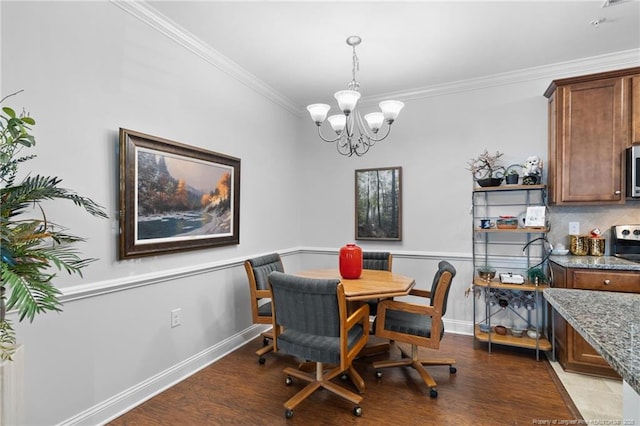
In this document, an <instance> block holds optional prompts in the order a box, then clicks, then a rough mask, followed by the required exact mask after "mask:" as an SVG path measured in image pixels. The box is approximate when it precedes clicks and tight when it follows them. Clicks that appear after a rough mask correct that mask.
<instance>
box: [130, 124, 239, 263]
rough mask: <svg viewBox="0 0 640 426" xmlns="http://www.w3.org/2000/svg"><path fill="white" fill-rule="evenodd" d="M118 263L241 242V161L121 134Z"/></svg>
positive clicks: (133, 133)
mask: <svg viewBox="0 0 640 426" xmlns="http://www.w3.org/2000/svg"><path fill="white" fill-rule="evenodd" d="M119 148H120V153H119V156H120V212H119V213H120V221H119V222H120V227H119V228H120V229H119V232H120V247H119V253H118V254H119V258H120V259H128V258H134V257H142V256H155V255H158V254H165V253H175V252H180V251H185V250H196V249H205V248H211V247H217V246H225V245H233V244H239V243H240V159H239V158H235V157H231V156H228V155H224V154H219V153H216V152H212V151H208V150H205V149H201V148H197V147H194V146H189V145H184V144H181V143H179V142H174V141H170V140H168V139H163V138H160V137H156V136H151V135H147V134H144V133H140V132H136V131H133V130H128V129H123V128H121V129H120V132H119Z"/></svg>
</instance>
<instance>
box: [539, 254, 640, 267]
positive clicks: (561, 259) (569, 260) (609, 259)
mask: <svg viewBox="0 0 640 426" xmlns="http://www.w3.org/2000/svg"><path fill="white" fill-rule="evenodd" d="M549 260H550V261H551V262H553V263H557V264H558V265H560V266H564V267H565V268H583V269H609V270H621V271H640V263H636V262H631V261H629V260H625V259H620V258H619V257H615V256H573V255H569V256H559V255H551V256H550V257H549Z"/></svg>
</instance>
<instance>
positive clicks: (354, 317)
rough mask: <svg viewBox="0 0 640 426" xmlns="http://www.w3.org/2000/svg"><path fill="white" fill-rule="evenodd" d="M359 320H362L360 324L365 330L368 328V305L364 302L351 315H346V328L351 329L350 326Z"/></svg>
mask: <svg viewBox="0 0 640 426" xmlns="http://www.w3.org/2000/svg"><path fill="white" fill-rule="evenodd" d="M359 322H362V326H363V327H364V328H365V329H366V330H368V329H369V305H367V304H366V303H364V304H362V305H361V306H360V307H359V308H358V309H356V310H355V311H354V312H353V313H352V314H351V315H349V316H348V317H347V322H346V329H347V330H349V329H351V327H353V326H354V325H356V324H357V323H359Z"/></svg>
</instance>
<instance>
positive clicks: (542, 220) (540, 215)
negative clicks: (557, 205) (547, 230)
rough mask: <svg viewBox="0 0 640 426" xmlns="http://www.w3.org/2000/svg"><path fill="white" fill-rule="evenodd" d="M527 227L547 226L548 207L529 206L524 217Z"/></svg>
mask: <svg viewBox="0 0 640 426" xmlns="http://www.w3.org/2000/svg"><path fill="white" fill-rule="evenodd" d="M524 226H525V228H544V227H545V226H547V207H546V206H529V207H527V213H526V215H525V219H524Z"/></svg>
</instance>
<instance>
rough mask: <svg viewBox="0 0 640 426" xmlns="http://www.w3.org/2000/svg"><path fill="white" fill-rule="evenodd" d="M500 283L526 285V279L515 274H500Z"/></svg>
mask: <svg viewBox="0 0 640 426" xmlns="http://www.w3.org/2000/svg"><path fill="white" fill-rule="evenodd" d="M500 282H501V283H503V284H524V277H523V276H522V275H520V274H514V273H513V272H505V273H502V274H500Z"/></svg>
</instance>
